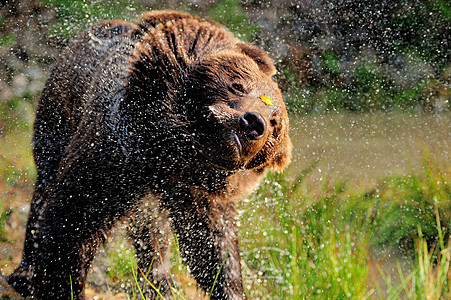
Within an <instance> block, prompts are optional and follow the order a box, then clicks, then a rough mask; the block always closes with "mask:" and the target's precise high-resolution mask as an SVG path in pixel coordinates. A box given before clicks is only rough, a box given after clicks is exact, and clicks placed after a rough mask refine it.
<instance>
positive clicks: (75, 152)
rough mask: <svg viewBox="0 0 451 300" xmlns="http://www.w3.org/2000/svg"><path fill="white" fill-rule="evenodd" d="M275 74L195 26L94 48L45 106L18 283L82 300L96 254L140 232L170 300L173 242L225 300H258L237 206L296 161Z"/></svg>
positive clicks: (183, 23)
mask: <svg viewBox="0 0 451 300" xmlns="http://www.w3.org/2000/svg"><path fill="white" fill-rule="evenodd" d="M274 73H275V68H274V65H273V61H272V60H271V59H270V58H269V56H268V55H267V54H266V53H265V52H263V51H261V50H259V49H257V48H255V47H254V46H252V45H249V44H246V43H243V42H241V41H240V40H238V39H237V38H235V37H234V36H233V35H232V34H231V33H230V32H228V31H227V30H226V29H224V28H223V27H221V26H220V25H219V24H217V23H215V22H213V21H210V20H202V19H200V18H198V17H195V16H191V15H189V14H186V13H181V12H174V11H152V12H147V13H144V14H143V15H142V16H141V17H140V19H139V22H137V24H132V23H127V22H123V21H105V22H102V23H100V24H98V25H95V26H93V27H92V28H90V29H88V30H87V31H86V32H84V33H83V34H81V35H80V36H79V37H78V38H76V39H75V41H73V42H72V43H71V44H70V45H69V46H68V48H67V49H66V50H65V51H64V53H63V54H62V56H61V58H60V59H59V60H58V61H57V63H56V65H55V67H54V69H53V71H52V74H51V75H50V78H49V79H48V81H47V83H46V86H45V88H44V90H43V93H42V97H41V100H40V103H39V106H38V111H37V115H36V121H35V134H34V139H33V141H34V156H35V161H36V166H37V171H38V175H37V183H36V189H35V193H34V196H33V199H32V203H31V211H30V216H29V221H28V225H27V231H26V241H25V246H24V252H23V258H22V262H21V264H20V266H19V267H18V268H17V269H16V270H15V271H14V273H13V274H11V275H10V276H9V277H8V282H9V283H10V284H11V285H12V286H13V287H15V289H16V290H17V291H18V292H20V293H21V294H22V295H24V296H29V297H31V298H34V299H69V298H70V297H71V296H73V297H74V298H76V299H83V298H84V285H85V280H86V276H87V272H88V270H89V268H90V265H91V262H92V259H93V257H94V255H95V252H96V250H97V248H98V247H99V245H100V244H101V243H102V242H103V241H105V239H106V236H107V234H108V232H109V231H110V229H111V228H112V227H113V226H114V224H115V223H116V222H117V221H118V220H120V219H124V218H128V220H129V221H130V230H129V234H130V236H131V237H132V238H133V241H134V246H135V247H136V253H137V259H138V265H139V266H140V268H141V269H142V270H145V271H146V270H148V269H149V268H152V270H151V272H150V275H149V276H150V280H152V281H153V282H154V283H155V284H156V286H157V287H158V288H159V289H160V291H161V293H163V294H165V293H168V291H169V289H170V286H169V284H168V281H167V279H166V276H167V269H168V265H169V239H170V236H171V234H172V233H174V234H176V235H177V238H178V242H179V247H180V250H181V254H182V255H183V256H184V259H185V260H186V263H187V265H188V266H189V269H190V272H191V273H192V274H193V276H194V277H195V279H196V280H197V284H198V285H199V286H200V287H201V288H203V289H204V290H205V291H206V292H208V293H209V292H210V291H211V290H212V288H213V287H214V288H213V290H212V293H211V298H212V299H243V298H245V294H244V292H243V285H242V278H241V270H240V254H239V249H238V237H237V228H236V224H235V214H236V208H235V204H236V201H237V200H238V199H240V198H242V197H243V196H245V195H248V194H249V193H250V192H251V191H252V189H253V188H254V187H255V186H256V185H257V184H258V182H259V181H260V180H261V179H262V177H263V176H264V175H265V172H266V171H267V170H268V169H273V170H282V169H283V168H284V167H285V166H286V165H287V164H288V163H289V161H290V156H291V142H290V139H289V137H288V128H289V124H288V116H287V112H286V108H285V105H284V103H283V100H282V95H281V92H280V90H279V88H278V86H277V84H276V83H275V82H274V81H273V80H272V79H271V76H272V75H273V74H274ZM215 279H216V283H215V284H214V282H215ZM213 284H214V286H213ZM71 290H72V291H71ZM151 292H152V291H150V293H151Z"/></svg>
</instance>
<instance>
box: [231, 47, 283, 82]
mask: <svg viewBox="0 0 451 300" xmlns="http://www.w3.org/2000/svg"><path fill="white" fill-rule="evenodd" d="M237 47H238V50H239V51H240V52H241V53H243V54H246V55H247V56H249V57H250V58H252V59H253V60H254V61H255V62H256V63H257V65H258V67H259V68H260V70H261V71H262V72H263V73H265V74H266V75H268V76H272V75H274V74H276V72H277V70H276V67H274V61H273V60H272V58H271V57H269V55H268V54H266V52H265V51H262V50H260V49H257V48H255V47H254V46H252V45H249V44H245V43H238V44H237Z"/></svg>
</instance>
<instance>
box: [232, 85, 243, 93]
mask: <svg viewBox="0 0 451 300" xmlns="http://www.w3.org/2000/svg"><path fill="white" fill-rule="evenodd" d="M232 87H233V89H234V90H236V91H238V92H240V93H243V94H244V93H245V91H244V87H243V85H242V84H239V83H233V84H232Z"/></svg>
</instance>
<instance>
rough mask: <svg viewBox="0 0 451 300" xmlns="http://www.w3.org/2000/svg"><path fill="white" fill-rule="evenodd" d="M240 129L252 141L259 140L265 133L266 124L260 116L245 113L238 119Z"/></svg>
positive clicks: (253, 113)
mask: <svg viewBox="0 0 451 300" xmlns="http://www.w3.org/2000/svg"><path fill="white" fill-rule="evenodd" d="M240 126H241V129H243V130H244V132H245V133H246V134H247V135H248V136H249V137H250V138H251V139H252V140H259V139H261V138H262V137H263V136H264V134H265V131H266V122H265V119H263V117H262V116H261V115H259V114H258V113H255V112H247V113H245V114H243V115H242V116H241V117H240Z"/></svg>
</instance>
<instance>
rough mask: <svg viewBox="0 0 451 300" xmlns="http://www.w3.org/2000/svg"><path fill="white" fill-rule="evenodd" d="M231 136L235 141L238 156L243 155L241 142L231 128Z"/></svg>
mask: <svg viewBox="0 0 451 300" xmlns="http://www.w3.org/2000/svg"><path fill="white" fill-rule="evenodd" d="M232 137H233V140H234V141H235V145H236V148H237V149H238V155H239V157H241V156H243V146H242V144H241V141H240V138H239V137H238V135H237V134H236V133H235V131H233V130H232Z"/></svg>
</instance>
